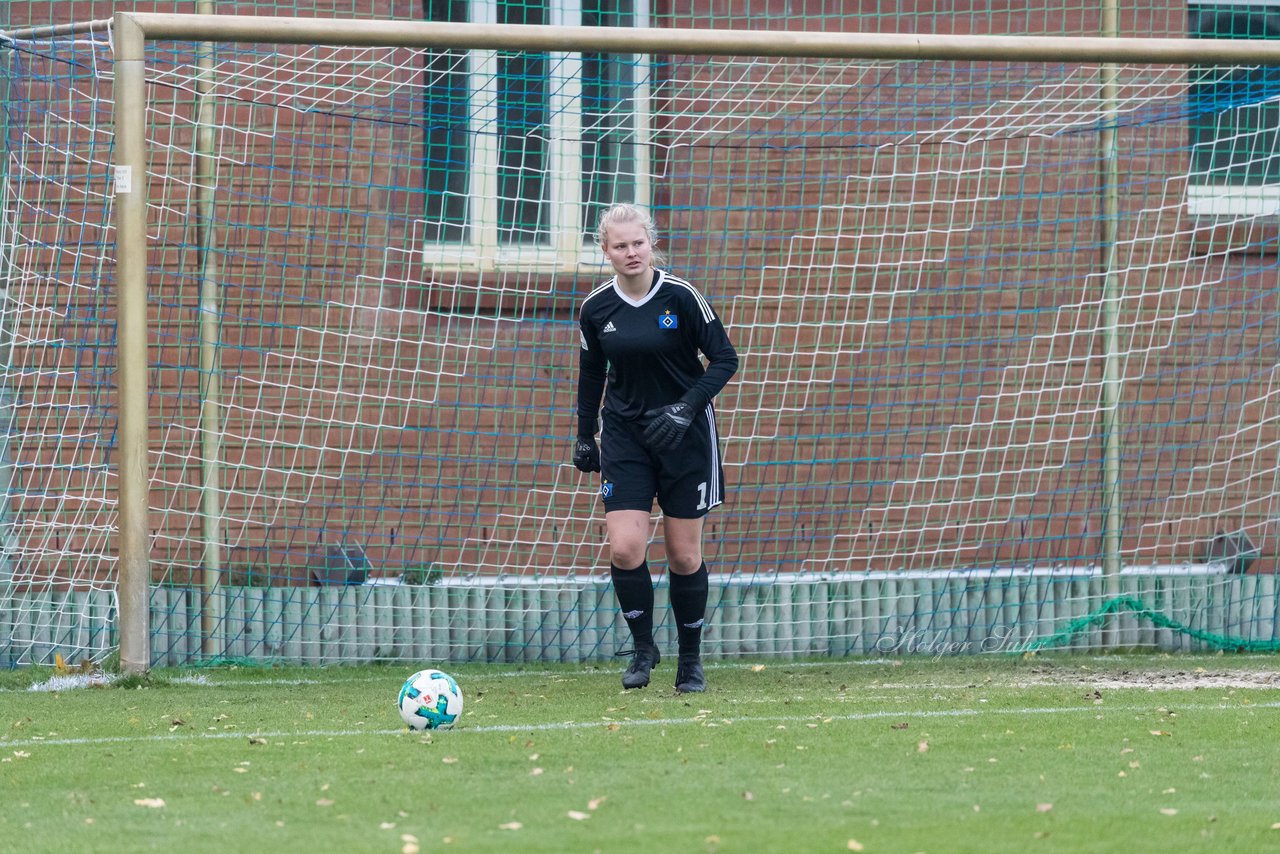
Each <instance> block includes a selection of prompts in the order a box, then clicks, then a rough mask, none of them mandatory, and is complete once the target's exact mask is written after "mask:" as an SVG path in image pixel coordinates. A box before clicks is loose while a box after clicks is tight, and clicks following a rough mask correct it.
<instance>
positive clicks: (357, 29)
mask: <svg viewBox="0 0 1280 854" xmlns="http://www.w3.org/2000/svg"><path fill="white" fill-rule="evenodd" d="M112 25H113V26H114V27H115V28H116V29H117V30H119V29H121V28H122V27H131V28H133V27H136V28H137V31H138V33H139V35H140V36H141V37H142V38H143V39H145V40H179V41H208V42H239V43H259V44H328V45H337V44H342V45H348V46H354V47H435V48H473V49H480V50H488V49H494V50H496V49H502V50H529V51H584V50H592V51H600V52H606V53H609V52H612V53H645V54H701V55H706V56H734V55H745V56H751V55H755V56H762V57H813V58H816V57H824V58H831V59H895V60H910V59H920V60H923V59H929V60H988V61H991V60H994V61H1004V62H1142V63H1145V64H1183V63H1191V62H1196V63H1215V64H1262V65H1275V64H1280V41H1276V40H1266V39H1190V38H1132V37H1101V36H1099V37H1088V36H1023V35H973V34H956V35H939V34H932V33H867V32H785V31H778V30H729V29H700V28H699V29H680V28H672V29H667V28H652V29H643V28H624V27H582V26H556V25H543V24H475V23H460V22H449V21H370V20H347V19H340V18H293V17H284V16H270V15H263V16H258V15H188V14H162V13H150V12H117V13H116V14H115V16H114V18H113V19H111V20H110V21H108V20H97V21H88V22H85V23H83V24H70V25H59V26H57V27H43V28H27V29H22V30H15V31H13V32H11V33H9V34H8V35H9V36H10V37H11V38H15V39H33V38H51V37H55V36H58V35H66V34H70V33H76V32H95V31H101V30H104V29H107V28H108V26H112ZM120 58H124V57H121V56H120V52H119V48H118V47H117V59H120Z"/></svg>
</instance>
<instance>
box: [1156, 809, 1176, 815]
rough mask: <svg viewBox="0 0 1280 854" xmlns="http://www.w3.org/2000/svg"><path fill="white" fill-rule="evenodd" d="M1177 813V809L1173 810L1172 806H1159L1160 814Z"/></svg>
mask: <svg viewBox="0 0 1280 854" xmlns="http://www.w3.org/2000/svg"><path fill="white" fill-rule="evenodd" d="M1177 814H1178V811H1177V810H1175V809H1174V808H1173V807H1161V808H1160V815H1177Z"/></svg>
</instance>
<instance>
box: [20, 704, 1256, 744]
mask: <svg viewBox="0 0 1280 854" xmlns="http://www.w3.org/2000/svg"><path fill="white" fill-rule="evenodd" d="M1276 708H1280V702H1275V703H1248V704H1247V705H1246V704H1241V705H1225V704H1221V703H1211V704H1207V705H1183V704H1179V705H1178V706H1177V710H1178V712H1179V713H1185V712H1189V711H1235V712H1244V711H1252V710H1254V709H1276ZM1149 711H1153V707H1152V706H1151V705H1140V706H1128V705H1124V706H1118V705H1107V706H1099V705H1088V706H1062V707H1057V708H1036V709H933V710H926V711H919V710H916V711H893V712H889V711H883V712H854V713H851V714H845V715H821V714H813V715H777V716H772V715H771V716H765V717H754V716H753V717H750V718H739V719H738V720H733V719H731V718H726V717H716V716H714V715H711V714H710V713H708V714H698V715H695V716H692V717H688V718H658V719H656V720H655V719H649V718H636V719H629V718H623V719H621V720H598V721H563V722H556V723H542V724H491V725H481V726H465V727H460V728H459V729H455V730H447V731H442V732H437V733H433V735H434V736H438V737H440V738H453V737H454V736H455V735H459V736H460V735H469V734H473V733H474V734H477V735H484V734H486V733H504V732H569V731H573V730H587V729H603V728H606V727H612V726H617V727H619V728H622V727H629V726H645V727H652V726H686V725H689V724H699V725H702V726H719V725H726V726H733V725H735V724H756V723H768V724H780V723H806V724H808V723H828V722H831V723H834V722H836V721H869V720H881V719H884V718H896V719H899V720H912V719H920V718H971V717H997V716H1015V717H1017V716H1021V715H1062V714H1078V713H1082V712H1091V713H1093V714H1095V715H1096V714H1099V713H1101V712H1149ZM423 734H425V733H422V732H410V731H409V730H407V729H405V728H398V729H368V730H364V729H342V730H301V731H297V732H286V731H278V732H215V733H200V734H199V735H169V734H156V735H139V736H103V737H101V738H23V739H5V740H0V750H10V749H13V748H18V749H25V748H32V747H63V746H70V747H83V746H88V745H97V744H142V743H147V742H192V741H204V740H206V739H208V740H213V739H222V740H226V739H247V738H260V739H272V738H275V739H286V738H287V739H299V738H348V737H351V736H370V735H423Z"/></svg>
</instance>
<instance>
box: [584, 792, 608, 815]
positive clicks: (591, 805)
mask: <svg viewBox="0 0 1280 854" xmlns="http://www.w3.org/2000/svg"><path fill="white" fill-rule="evenodd" d="M608 799H609V796H608V795H603V796H601V797H598V798H592V799H591V800H589V801H587V809H589V810H593V811H594V810H597V809H599V808H600V805H601V804H602V803H604V802H605V801H607V800H608Z"/></svg>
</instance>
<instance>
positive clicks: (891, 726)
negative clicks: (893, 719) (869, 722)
mask: <svg viewBox="0 0 1280 854" xmlns="http://www.w3.org/2000/svg"><path fill="white" fill-rule="evenodd" d="M909 726H911V724H909V723H907V722H906V721H903V722H902V723H900V724H889V729H906V728H907V727H909Z"/></svg>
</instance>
